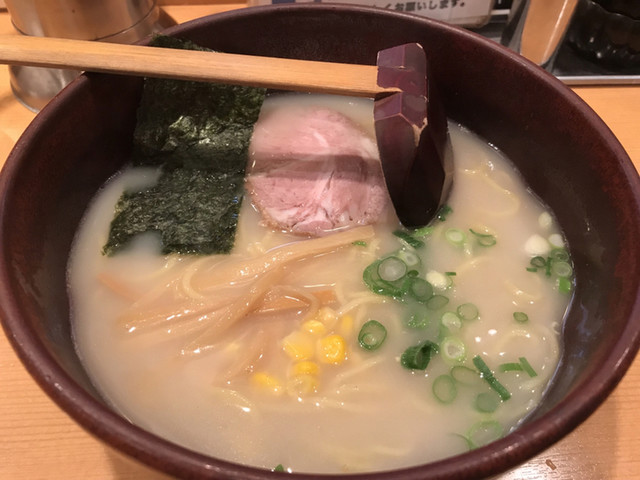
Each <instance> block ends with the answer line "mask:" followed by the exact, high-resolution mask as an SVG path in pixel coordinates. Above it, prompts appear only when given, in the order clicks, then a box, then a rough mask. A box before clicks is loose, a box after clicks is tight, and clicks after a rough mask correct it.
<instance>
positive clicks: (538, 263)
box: [530, 256, 547, 268]
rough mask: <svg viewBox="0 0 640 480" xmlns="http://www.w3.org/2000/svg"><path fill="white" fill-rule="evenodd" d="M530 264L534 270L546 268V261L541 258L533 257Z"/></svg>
mask: <svg viewBox="0 0 640 480" xmlns="http://www.w3.org/2000/svg"><path fill="white" fill-rule="evenodd" d="M530 263H531V265H532V266H534V267H536V268H542V267H546V265H547V261H546V260H545V258H544V257H541V256H537V257H533V258H532V259H531V262H530Z"/></svg>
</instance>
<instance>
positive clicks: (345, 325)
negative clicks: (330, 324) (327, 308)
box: [339, 315, 354, 338]
mask: <svg viewBox="0 0 640 480" xmlns="http://www.w3.org/2000/svg"><path fill="white" fill-rule="evenodd" d="M353 323H354V322H353V317H352V316H351V315H343V316H342V318H341V319H340V328H339V332H340V334H341V335H342V336H343V337H345V338H347V337H350V336H351V334H352V333H353Z"/></svg>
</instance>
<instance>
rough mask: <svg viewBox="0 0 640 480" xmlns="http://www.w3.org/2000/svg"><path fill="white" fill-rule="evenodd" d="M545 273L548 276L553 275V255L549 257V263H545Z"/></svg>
mask: <svg viewBox="0 0 640 480" xmlns="http://www.w3.org/2000/svg"><path fill="white" fill-rule="evenodd" d="M544 274H545V275H546V276H547V277H550V276H551V257H547V264H546V265H545V268H544Z"/></svg>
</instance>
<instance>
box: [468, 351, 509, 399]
mask: <svg viewBox="0 0 640 480" xmlns="http://www.w3.org/2000/svg"><path fill="white" fill-rule="evenodd" d="M473 364H474V365H475V367H476V368H477V369H478V371H479V372H480V374H481V375H482V378H484V379H485V381H486V382H487V383H488V384H489V386H490V387H491V388H493V389H494V390H495V391H496V393H497V394H498V395H500V398H501V399H502V400H503V401H504V400H509V399H510V398H511V394H510V393H509V391H508V390H507V389H506V388H505V387H504V385H502V384H501V383H500V381H499V380H498V379H497V378H496V377H495V376H494V375H493V372H492V371H491V369H490V368H489V367H488V366H487V364H486V363H485V362H484V360H482V358H481V357H480V356H479V355H476V356H475V357H473Z"/></svg>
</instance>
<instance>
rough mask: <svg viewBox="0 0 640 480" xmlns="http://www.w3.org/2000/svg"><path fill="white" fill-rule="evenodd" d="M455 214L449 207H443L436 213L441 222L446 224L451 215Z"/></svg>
mask: <svg viewBox="0 0 640 480" xmlns="http://www.w3.org/2000/svg"><path fill="white" fill-rule="evenodd" d="M452 212H453V209H452V208H451V207H450V206H449V205H442V206H441V207H440V209H439V210H438V212H437V213H436V217H437V218H438V220H440V221H441V222H444V221H445V220H446V219H447V217H448V216H449V214H450V213H452Z"/></svg>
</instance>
